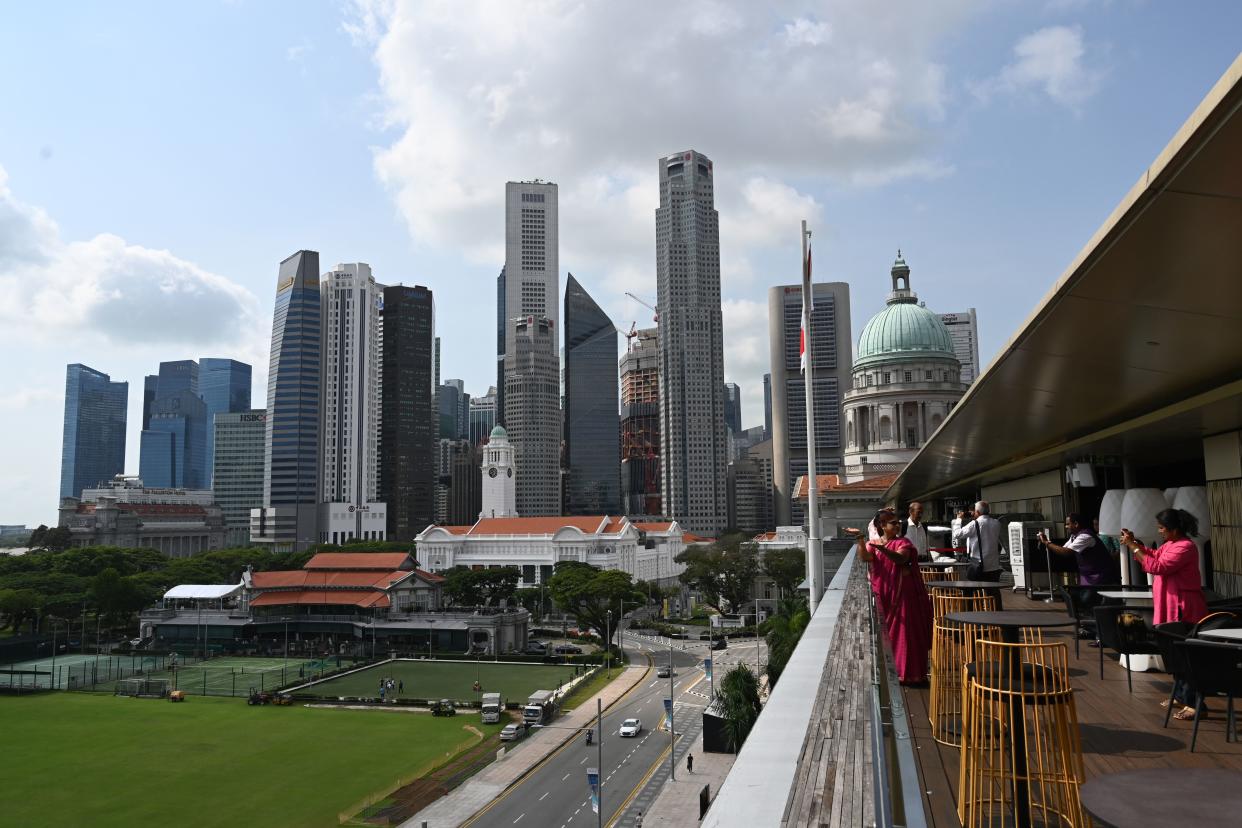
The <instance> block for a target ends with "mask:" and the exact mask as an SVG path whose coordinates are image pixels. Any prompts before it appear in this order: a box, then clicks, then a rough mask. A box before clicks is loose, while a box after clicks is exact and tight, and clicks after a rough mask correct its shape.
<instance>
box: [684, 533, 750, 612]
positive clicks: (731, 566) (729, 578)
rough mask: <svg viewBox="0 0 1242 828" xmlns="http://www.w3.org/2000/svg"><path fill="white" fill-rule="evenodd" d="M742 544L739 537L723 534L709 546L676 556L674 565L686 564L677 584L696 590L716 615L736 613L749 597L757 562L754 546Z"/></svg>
mask: <svg viewBox="0 0 1242 828" xmlns="http://www.w3.org/2000/svg"><path fill="white" fill-rule="evenodd" d="M744 541H745V538H744V536H743V535H739V534H733V535H727V536H725V537H722V538H721V539H720V540H718V541H717V542H716V543H713V544H711V545H710V546H701V545H696V546H691V547H690V548H689V549H687V550H686V551H685V552H682V553H681V554H680V555H678V556H677V562H678V563H684V564H685V565H686V570H685V572H683V573H682V574H681V575H680V576H679V578H680V580H681V582H682V583H683V584H685V585H686V586H689V587H691V588H692V589H695V590H697V591H698V592H699V594H700V595H701V596H702V598H703V602H704V603H705V604H707V605H708V606H710V607H712V608H713V609H715V610H716V611H717V612H720V613H725V612H737V611H738V610H739V609H740V608H741V607H742V605H743V604H745V603H746V601H747V600H748V599H749V598H750V593H751V588H752V587H753V586H754V583H755V576H756V575H758V574H759V561H758V557H757V556H756V554H755V545H754V544H753V543H746V542H744Z"/></svg>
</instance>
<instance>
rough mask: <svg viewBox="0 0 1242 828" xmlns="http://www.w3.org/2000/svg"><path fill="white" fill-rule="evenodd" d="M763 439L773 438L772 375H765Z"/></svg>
mask: <svg viewBox="0 0 1242 828" xmlns="http://www.w3.org/2000/svg"><path fill="white" fill-rule="evenodd" d="M763 439H765V440H771V439H772V375H771V374H764V375H763Z"/></svg>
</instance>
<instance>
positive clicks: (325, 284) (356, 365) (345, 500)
mask: <svg viewBox="0 0 1242 828" xmlns="http://www.w3.org/2000/svg"><path fill="white" fill-rule="evenodd" d="M319 289H320V292H321V295H322V299H323V309H322V314H323V382H322V388H323V391H322V395H323V407H322V411H323V416H322V429H323V432H322V435H321V438H320V449H319V450H320V452H321V454H320V456H321V457H322V461H321V463H320V469H321V473H320V482H319V485H320V509H319V539H320V540H321V541H322V542H324V543H344V542H346V541H348V540H351V539H355V538H362V539H366V540H383V539H384V538H385V537H387V534H388V515H387V511H386V509H385V504H384V503H383V502H381V501H380V500H379V497H378V495H379V437H380V383H379V376H380V359H381V354H380V347H379V346H380V343H379V339H380V324H379V317H380V308H381V306H382V305H383V286H382V285H379V284H376V282H375V278H374V277H373V276H372V275H371V266H370V265H367V264H365V263H362V262H357V263H352V264H338V265H337V266H336V267H335V268H333V269H332V270H330V271H328V272H327V273H324V274H323V275H322V276H321V277H320V280H319Z"/></svg>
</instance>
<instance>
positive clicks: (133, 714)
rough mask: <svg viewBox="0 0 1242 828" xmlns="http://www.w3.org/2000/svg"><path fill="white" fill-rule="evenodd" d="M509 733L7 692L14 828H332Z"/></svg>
mask: <svg viewBox="0 0 1242 828" xmlns="http://www.w3.org/2000/svg"><path fill="white" fill-rule="evenodd" d="M465 726H470V727H473V728H477V729H479V730H481V731H482V732H484V733H485V734H487V735H491V734H493V733H495V732H497V731H498V730H499V729H500V725H482V724H480V722H479V720H478V717H477V716H476V717H470V718H467V719H463V718H462V717H457V718H451V719H450V718H445V719H437V718H433V717H431V716H429V715H426V714H421V713H407V712H397V711H382V710H375V711H358V710H338V709H311V708H305V707H299V706H292V707H249V706H247V705H246V704H245V703H244V702H242V701H241V700H238V699H217V698H202V697H197V696H196V697H194V698H191V699H190V700H189V701H187V702H184V703H182V704H171V703H169V702H167V701H164V700H156V699H133V698H125V697H116V696H108V695H99V694H85V693H54V694H42V695H30V696H14V697H7V698H0V733H3V734H4V743H5V745H6V749H5V750H3V751H0V779H3V780H4V785H5V789H6V790H8V791H10V792H12V793H13V795H11V796H6V797H4V803H3V816H2V817H0V823H3V824H5V825H32V826H33V825H92V826H114V825H115V826H133V825H178V826H191V827H192V826H220V825H254V826H263V827H264V828H282V827H283V826H330V825H336V824H337V815H338V813H340V812H343V811H346V810H348V809H350V808H351V807H353V806H354V805H356V804H359V803H360V802H361V801H362V800H363V798H364V797H366V796H368V795H370V794H372V793H375V792H379V791H383V790H384V789H386V788H387V787H388V786H390V785H392V784H393V783H394V782H395V781H396V780H398V779H402V780H405V779H408V778H409V777H411V776H413V775H415V774H421V773H426V772H427V771H428V770H430V769H431V768H432V767H434V766H436V765H438V764H440V763H441V762H442V761H444V760H446V759H447V758H449V756H451V755H454V754H456V753H457V752H459V751H460V750H463V749H465V748H467V747H469V746H471V745H474V744H477V743H478V737H477V736H476V735H475V734H474V733H472V732H471V731H469V730H466V729H465Z"/></svg>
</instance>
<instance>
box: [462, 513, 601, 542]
mask: <svg viewBox="0 0 1242 828" xmlns="http://www.w3.org/2000/svg"><path fill="white" fill-rule="evenodd" d="M608 520H609V518H608V516H607V515H595V516H584V517H525V518H524V517H515V518H482V519H480V520H479V522H478V523H476V524H475V525H474V526H472V527H470V531H469V532H468V533H467V534H469V535H470V536H471V537H477V536H479V535H554V534H556V532H557V531H559V530H561V529H564V528H565V527H567V526H572V527H574V528H575V529H578V530H579V531H581V532H582V533H583V534H587V535H591V534H594V533H595V532H597V531H599V529H600V527H602V526H605V525H606V521H608Z"/></svg>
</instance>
